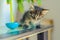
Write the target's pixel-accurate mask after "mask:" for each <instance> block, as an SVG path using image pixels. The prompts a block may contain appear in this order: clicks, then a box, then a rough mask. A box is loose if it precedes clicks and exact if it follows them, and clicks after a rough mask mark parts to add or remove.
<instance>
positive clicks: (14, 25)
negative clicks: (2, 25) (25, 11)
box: [6, 22, 19, 29]
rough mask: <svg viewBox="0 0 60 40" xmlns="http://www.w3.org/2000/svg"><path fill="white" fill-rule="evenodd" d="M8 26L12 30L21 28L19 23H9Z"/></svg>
mask: <svg viewBox="0 0 60 40" xmlns="http://www.w3.org/2000/svg"><path fill="white" fill-rule="evenodd" d="M6 26H7V27H8V28H10V29H15V28H17V27H18V26H19V23H17V22H11V23H7V24H6Z"/></svg>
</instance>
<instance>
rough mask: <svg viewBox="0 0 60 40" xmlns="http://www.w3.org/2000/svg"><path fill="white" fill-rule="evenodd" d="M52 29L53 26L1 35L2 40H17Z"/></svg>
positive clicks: (0, 39)
mask: <svg viewBox="0 0 60 40" xmlns="http://www.w3.org/2000/svg"><path fill="white" fill-rule="evenodd" d="M50 28H53V26H47V27H42V28H40V29H35V30H29V31H23V32H21V31H15V32H11V33H6V34H2V35H0V40H8V39H10V40H11V39H17V38H24V36H27V35H32V34H34V33H35V34H37V33H41V32H42V31H44V30H48V29H50Z"/></svg>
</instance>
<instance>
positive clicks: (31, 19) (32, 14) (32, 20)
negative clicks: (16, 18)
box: [20, 6, 48, 29]
mask: <svg viewBox="0 0 60 40" xmlns="http://www.w3.org/2000/svg"><path fill="white" fill-rule="evenodd" d="M31 8H32V9H31ZM31 8H30V10H28V11H27V12H25V13H24V15H23V18H22V19H21V20H20V23H21V25H20V26H22V27H24V28H26V29H27V28H31V27H33V26H37V25H38V22H39V21H38V20H40V19H41V18H42V17H43V16H44V15H46V14H47V12H48V9H43V8H40V7H38V6H33V7H31Z"/></svg>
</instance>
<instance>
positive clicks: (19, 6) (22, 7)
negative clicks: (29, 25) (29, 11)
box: [18, 3, 24, 13]
mask: <svg viewBox="0 0 60 40" xmlns="http://www.w3.org/2000/svg"><path fill="white" fill-rule="evenodd" d="M18 10H19V11H20V12H21V13H23V12H24V6H23V4H22V3H20V4H18Z"/></svg>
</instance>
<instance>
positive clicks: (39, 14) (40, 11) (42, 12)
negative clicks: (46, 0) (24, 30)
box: [30, 6, 48, 20]
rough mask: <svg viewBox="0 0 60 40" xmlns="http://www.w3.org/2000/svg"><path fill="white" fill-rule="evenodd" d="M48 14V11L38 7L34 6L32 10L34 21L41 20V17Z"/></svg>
mask: <svg viewBox="0 0 60 40" xmlns="http://www.w3.org/2000/svg"><path fill="white" fill-rule="evenodd" d="M47 12H48V9H43V8H40V7H38V6H34V7H33V8H32V10H30V15H31V17H32V18H33V19H36V20H38V19H40V18H41V17H43V16H44V15H46V14H47Z"/></svg>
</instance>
